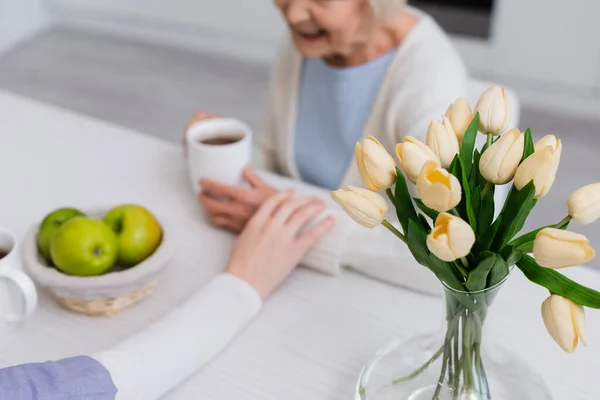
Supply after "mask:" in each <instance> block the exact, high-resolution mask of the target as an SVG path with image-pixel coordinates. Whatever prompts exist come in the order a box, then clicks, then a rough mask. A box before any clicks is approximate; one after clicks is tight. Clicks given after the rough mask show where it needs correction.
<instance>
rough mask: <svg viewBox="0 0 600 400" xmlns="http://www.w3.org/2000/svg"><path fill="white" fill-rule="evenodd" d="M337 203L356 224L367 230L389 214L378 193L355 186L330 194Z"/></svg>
mask: <svg viewBox="0 0 600 400" xmlns="http://www.w3.org/2000/svg"><path fill="white" fill-rule="evenodd" d="M331 198H333V200H334V201H335V202H336V203H338V204H339V205H340V206H342V208H343V209H344V211H346V213H347V214H348V215H349V216H350V218H352V219H353V220H354V221H355V222H356V223H358V224H360V225H362V226H365V227H367V228H374V227H376V226H377V225H379V224H381V222H383V220H384V219H385V217H386V216H387V214H388V212H389V208H390V207H389V205H388V203H387V201H386V200H385V198H383V197H382V196H381V195H379V194H378V193H375V192H372V191H370V190H367V189H363V188H360V187H356V186H346V187H345V188H343V189H339V190H336V191H335V192H331Z"/></svg>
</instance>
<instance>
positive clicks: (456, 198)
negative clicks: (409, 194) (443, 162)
mask: <svg viewBox="0 0 600 400" xmlns="http://www.w3.org/2000/svg"><path fill="white" fill-rule="evenodd" d="M417 192H418V193H419V196H421V201H423V203H424V204H425V205H426V206H427V207H429V208H432V209H434V210H436V211H439V212H445V211H448V210H451V209H453V208H454V207H456V206H457V205H458V203H460V199H461V197H462V189H461V186H460V182H459V181H458V179H456V177H455V176H454V175H451V174H450V173H449V172H448V171H446V170H445V169H443V168H441V167H440V166H439V165H438V164H437V163H436V162H435V161H428V162H426V163H425V165H424V166H423V169H422V170H421V174H420V175H419V179H418V180H417Z"/></svg>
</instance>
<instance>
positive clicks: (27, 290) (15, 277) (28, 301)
mask: <svg viewBox="0 0 600 400" xmlns="http://www.w3.org/2000/svg"><path fill="white" fill-rule="evenodd" d="M1 279H6V280H8V281H10V282H11V283H13V284H14V285H15V286H16V287H17V288H18V289H19V291H20V292H21V295H22V297H23V303H24V304H25V311H24V312H23V313H22V314H21V315H18V314H17V313H14V314H9V315H8V316H7V317H6V321H7V322H18V321H22V320H24V319H25V318H26V317H28V316H30V315H31V314H32V313H33V311H34V310H35V308H36V306H37V291H36V289H35V284H34V283H33V281H32V280H31V278H29V277H28V276H27V275H25V273H23V272H22V271H19V270H15V269H9V270H5V271H2V272H0V280H1Z"/></svg>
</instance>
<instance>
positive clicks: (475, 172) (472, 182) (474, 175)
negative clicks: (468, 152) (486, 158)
mask: <svg viewBox="0 0 600 400" xmlns="http://www.w3.org/2000/svg"><path fill="white" fill-rule="evenodd" d="M479 160H481V153H479V150H477V149H476V150H475V153H474V154H473V169H472V170H471V174H470V175H469V186H470V187H471V190H472V191H475V188H477V187H479V177H480V175H481V173H480V172H479Z"/></svg>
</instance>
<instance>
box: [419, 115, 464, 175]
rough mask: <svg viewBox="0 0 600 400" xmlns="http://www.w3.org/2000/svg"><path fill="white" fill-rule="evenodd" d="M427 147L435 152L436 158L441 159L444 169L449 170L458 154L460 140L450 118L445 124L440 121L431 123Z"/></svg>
mask: <svg viewBox="0 0 600 400" xmlns="http://www.w3.org/2000/svg"><path fill="white" fill-rule="evenodd" d="M426 143H427V146H428V147H429V148H430V149H431V150H433V152H434V153H435V155H436V156H438V158H439V159H440V163H441V165H442V167H444V168H448V167H449V166H450V164H451V163H452V160H453V159H454V156H456V155H457V154H458V151H459V150H460V149H459V146H458V138H457V137H456V133H454V128H452V123H450V120H449V119H448V117H444V124H443V125H442V124H441V123H440V122H439V121H436V120H434V121H431V124H429V129H427V139H426Z"/></svg>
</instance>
